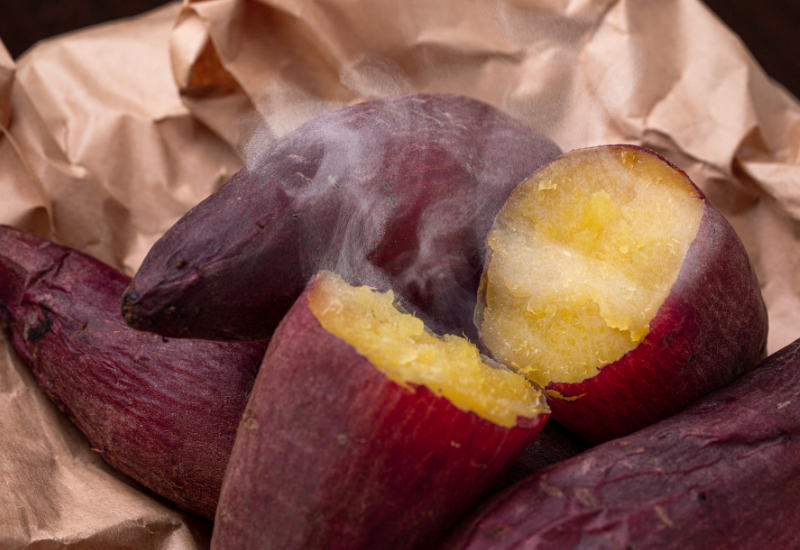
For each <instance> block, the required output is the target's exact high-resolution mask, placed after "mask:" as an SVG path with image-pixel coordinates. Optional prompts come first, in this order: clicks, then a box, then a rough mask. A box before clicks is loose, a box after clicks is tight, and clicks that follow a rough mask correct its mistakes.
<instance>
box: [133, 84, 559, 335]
mask: <svg viewBox="0 0 800 550" xmlns="http://www.w3.org/2000/svg"><path fill="white" fill-rule="evenodd" d="M559 153H560V151H559V148H558V147H557V146H556V145H555V144H554V143H552V142H551V141H550V140H548V139H547V138H546V137H544V136H542V135H541V134H538V133H536V132H534V131H532V130H530V129H529V128H527V127H525V126H523V125H522V124H520V123H519V122H517V121H515V120H514V119H512V118H511V117H509V116H508V115H506V114H504V113H502V112H500V111H499V110H497V109H495V108H494V107H492V106H490V105H487V104H485V103H482V102H480V101H476V100H474V99H469V98H466V97H461V96H455V95H448V94H440V95H429V94H421V93H415V94H408V95H403V96H396V97H390V98H385V99H379V100H374V101H368V102H365V103H361V104H358V105H352V106H349V107H344V108H342V109H338V110H335V111H331V112H329V113H326V114H324V115H322V116H320V117H318V118H316V119H314V120H312V121H310V122H308V123H307V124H305V125H304V126H302V127H300V128H299V129H297V130H295V131H294V132H292V133H290V134H289V135H287V136H286V137H285V138H283V139H282V140H281V141H280V142H278V143H277V144H276V145H274V146H273V147H271V148H269V149H267V150H266V151H265V152H264V153H263V154H262V156H261V157H260V158H258V159H257V161H256V162H255V163H254V164H253V165H252V166H248V167H247V168H245V169H243V170H242V171H240V172H239V173H238V174H236V175H235V176H234V177H233V178H232V179H231V180H230V181H229V182H228V183H227V184H226V185H225V186H224V187H223V188H222V189H220V190H219V191H218V192H217V193H215V194H214V195H212V196H211V197H209V198H208V199H206V200H205V201H203V202H202V203H201V204H199V205H198V206H196V207H195V208H193V209H192V210H191V211H190V212H189V213H188V214H187V215H186V216H185V217H183V218H182V219H181V220H179V221H178V222H177V223H176V224H175V225H174V226H173V227H172V228H171V229H170V230H169V231H168V232H167V233H166V235H164V237H163V238H162V239H161V240H159V241H158V242H157V243H156V244H155V246H154V247H153V248H152V250H151V251H150V253H149V254H148V256H147V258H145V261H144V263H143V265H142V267H141V269H140V270H139V272H138V273H137V274H136V277H135V278H134V280H133V282H132V283H131V286H130V287H129V289H128V291H127V293H126V295H125V298H124V302H123V312H124V314H125V319H126V321H127V322H128V324H129V325H130V326H132V327H136V328H139V329H143V330H149V331H154V332H158V333H161V334H164V335H166V336H187V337H198V338H209V339H216V340H258V339H267V338H269V337H270V335H271V334H272V332H273V331H274V330H275V327H277V325H278V323H279V322H280V320H281V318H282V317H283V315H284V314H285V313H286V311H288V310H289V308H290V307H291V305H292V303H293V302H294V301H295V299H296V298H297V297H298V296H299V295H300V293H301V292H302V290H303V287H304V286H305V284H306V282H307V281H308V279H309V278H310V277H311V276H312V275H314V274H315V273H317V271H319V270H322V269H326V270H330V271H334V272H336V273H339V274H341V275H342V276H343V277H344V278H345V280H347V281H348V282H350V283H351V284H358V285H369V286H371V287H373V288H378V289H380V290H387V289H389V288H392V289H393V290H394V291H395V292H396V293H397V294H398V296H399V298H400V299H401V301H402V303H403V305H404V307H405V308H406V309H408V310H410V311H413V312H414V313H416V314H417V315H418V316H419V317H420V318H422V319H423V320H424V321H425V323H426V325H428V326H429V327H430V328H431V330H433V331H435V332H437V333H440V334H443V333H452V334H461V333H462V332H463V333H465V334H466V335H467V336H468V337H470V338H471V339H473V341H475V340H476V339H477V331H476V329H475V327H474V325H473V323H472V316H473V310H474V308H475V304H476V293H477V289H478V283H479V280H480V276H481V272H482V270H483V262H484V252H485V239H486V234H487V233H488V231H489V228H490V227H491V225H492V221H493V220H494V216H495V214H497V212H498V210H500V207H501V206H502V205H503V203H504V202H505V200H506V198H507V197H508V196H509V194H510V193H511V191H512V189H514V187H515V186H516V185H517V184H519V183H520V182H521V181H522V180H523V179H524V178H525V177H526V176H528V175H529V174H531V173H532V172H533V171H535V170H536V169H537V168H539V167H540V166H542V165H543V164H545V163H547V162H549V161H550V160H552V159H554V158H555V157H557V156H558V154H559Z"/></svg>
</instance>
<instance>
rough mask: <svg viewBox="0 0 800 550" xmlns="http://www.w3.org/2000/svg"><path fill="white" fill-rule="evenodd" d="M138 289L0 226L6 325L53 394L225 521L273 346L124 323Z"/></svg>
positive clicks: (104, 437) (127, 467)
mask: <svg viewBox="0 0 800 550" xmlns="http://www.w3.org/2000/svg"><path fill="white" fill-rule="evenodd" d="M129 282H130V280H129V278H128V277H125V276H124V275H122V274H121V273H119V272H117V271H116V270H114V269H113V268H111V267H109V266H107V265H105V264H103V263H101V262H99V261H97V260H95V259H93V258H91V257H89V256H86V255H84V254H82V253H80V252H77V251H75V250H71V249H69V248H65V247H62V246H59V245H56V244H53V243H50V242H48V241H44V240H42V239H40V238H38V237H36V236H34V235H31V234H28V233H25V232H23V231H20V230H18V229H14V228H11V227H5V226H0V314H2V315H0V319H2V321H3V324H4V325H5V329H6V333H7V335H8V337H9V339H10V341H11V343H12V345H13V347H14V349H15V350H16V352H17V353H18V354H19V356H20V357H21V358H22V360H23V361H24V362H25V364H26V365H27V366H28V367H29V368H30V370H31V371H32V372H33V374H34V376H35V377H36V379H37V381H38V382H39V384H40V385H41V386H42V388H43V389H44V391H45V392H46V393H47V394H48V396H49V397H50V398H51V399H52V400H53V402H54V403H55V404H56V405H57V406H58V408H59V409H60V410H61V411H62V412H63V413H64V414H65V415H66V416H67V417H69V419H70V420H72V422H74V423H75V425H76V426H77V427H78V428H79V429H80V430H81V431H82V432H83V433H84V435H86V437H87V439H88V440H89V443H90V444H91V446H92V448H93V449H94V450H96V451H97V452H99V453H101V455H102V456H103V458H104V459H105V460H106V461H107V462H108V463H109V464H111V465H112V466H113V467H115V468H116V469H118V470H119V471H121V472H123V473H125V474H127V475H129V476H130V477H132V478H133V479H135V480H137V481H138V482H140V483H141V484H143V485H144V486H146V487H148V488H149V489H151V490H153V491H155V492H156V493H158V494H160V495H162V496H164V497H166V498H167V499H169V500H171V501H173V502H175V503H176V504H178V505H179V506H180V507H182V508H184V509H186V510H188V511H190V512H194V513H196V514H198V515H201V516H204V517H206V518H209V519H213V518H214V514H215V510H216V505H217V500H218V498H219V492H220V489H221V487H222V478H223V475H224V472H225V467H226V465H227V461H228V457H229V456H230V451H231V448H232V447H233V441H234V438H235V434H236V427H237V425H238V422H239V420H240V419H241V416H242V413H243V412H244V408H245V406H246V403H247V393H248V390H249V389H250V387H251V386H252V383H253V379H254V378H255V374H256V372H257V369H258V366H259V364H260V361H261V359H262V357H263V355H264V351H265V347H266V345H265V344H264V343H257V342H254V343H246V344H225V343H220V342H203V341H195V340H168V339H166V338H163V337H161V336H157V335H154V334H150V333H144V332H139V331H136V330H133V329H131V328H129V327H128V326H126V325H125V322H124V320H123V319H122V315H121V314H120V312H119V299H120V296H122V293H123V292H124V290H125V288H126V286H127V285H128V283H129Z"/></svg>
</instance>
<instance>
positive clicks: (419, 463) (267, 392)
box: [212, 279, 548, 550]
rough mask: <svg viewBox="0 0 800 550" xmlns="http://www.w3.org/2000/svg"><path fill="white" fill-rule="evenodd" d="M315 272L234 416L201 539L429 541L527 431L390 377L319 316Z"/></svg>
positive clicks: (505, 461)
mask: <svg viewBox="0 0 800 550" xmlns="http://www.w3.org/2000/svg"><path fill="white" fill-rule="evenodd" d="M314 281H315V279H312V281H311V282H310V283H309V286H308V288H307V290H306V291H305V292H304V293H303V294H302V295H301V297H300V298H299V299H298V300H297V303H296V304H295V305H294V306H293V307H292V309H291V311H290V312H289V313H288V314H287V316H286V317H285V319H284V320H283V322H282V323H281V325H280V327H279V328H278V330H277V331H276V333H275V337H274V338H273V339H272V341H271V343H270V346H269V349H268V350H267V355H266V357H265V358H264V362H263V363H262V366H261V371H260V372H261V375H260V376H258V377H257V379H256V383H255V386H254V387H253V393H252V395H251V397H250V401H249V403H248V406H247V410H246V411H245V414H244V418H243V419H242V422H241V424H240V427H239V433H238V435H237V438H236V444H235V445H234V449H233V454H232V455H231V461H230V464H229V467H228V471H227V473H226V477H225V482H224V484H223V488H222V495H221V497H220V506H219V508H218V510H217V518H216V525H215V528H214V536H213V539H212V548H214V549H226V550H232V549H256V548H257V549H260V550H264V549H270V548H273V549H280V550H289V549H293V548H303V549H314V548H318V549H325V550H335V549H342V550H344V549H347V550H357V549H360V548H381V549H385V550H391V549H413V548H420V549H422V548H430V547H431V546H432V545H433V544H434V543H435V541H437V540H438V539H439V538H440V537H441V536H442V535H443V534H444V532H445V531H446V529H447V528H448V527H449V526H450V525H451V524H452V523H453V522H454V521H455V520H456V519H457V517H458V516H459V515H460V514H461V513H462V512H464V511H465V510H466V509H468V507H469V506H470V505H471V504H473V503H474V502H476V500H477V499H478V498H479V497H480V496H481V494H482V493H483V492H484V491H485V490H486V489H487V488H489V487H490V486H491V485H492V483H493V482H494V481H495V480H496V479H497V478H498V477H499V476H500V475H502V473H503V472H504V471H505V470H506V469H507V468H508V467H509V466H510V465H511V464H512V463H513V461H514V460H515V458H516V457H517V456H518V455H519V454H520V453H521V452H522V450H523V449H524V448H525V447H526V445H528V444H529V443H530V441H531V440H532V439H533V438H534V437H535V436H536V434H538V433H539V431H540V430H541V428H542V426H543V425H544V423H545V420H546V419H547V416H548V415H547V414H542V415H539V416H537V417H535V418H533V419H523V418H520V419H519V420H518V423H517V425H516V426H515V427H512V428H503V427H500V426H497V425H495V424H493V423H491V422H489V421H487V420H485V419H482V418H480V417H478V416H477V415H475V414H474V413H471V412H465V411H462V410H460V409H457V408H456V407H455V406H453V405H452V404H451V403H450V402H449V401H448V400H447V399H444V398H441V397H437V396H435V395H434V394H433V393H431V392H430V391H429V390H428V389H427V388H425V387H424V386H423V387H419V388H417V390H416V391H411V390H408V389H405V388H403V387H402V386H400V385H398V384H396V383H394V382H392V381H390V380H389V379H388V378H387V377H386V376H385V375H384V374H383V373H381V372H380V371H378V370H377V369H376V368H375V367H374V366H373V365H372V364H371V363H370V362H369V361H368V360H367V359H366V358H365V357H364V356H362V355H359V354H358V353H357V352H356V351H355V349H354V348H352V347H351V346H350V345H349V344H347V343H345V342H344V341H343V340H340V339H339V338H338V337H336V336H334V335H332V334H331V333H329V332H327V331H326V330H325V329H323V328H322V326H320V324H319V322H318V321H317V319H316V318H315V317H314V315H313V314H312V313H311V311H310V310H309V308H308V305H307V299H308V295H309V293H310V292H311V289H312V288H313V284H314Z"/></svg>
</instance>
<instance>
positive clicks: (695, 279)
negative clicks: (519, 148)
mask: <svg viewBox="0 0 800 550" xmlns="http://www.w3.org/2000/svg"><path fill="white" fill-rule="evenodd" d="M488 250H489V260H488V261H487V263H486V269H485V272H484V276H483V279H482V284H481V291H480V298H479V301H478V308H477V309H476V315H475V322H476V324H477V325H478V327H479V329H480V333H481V338H482V340H483V342H484V343H485V345H486V346H487V348H488V349H489V350H490V352H491V353H492V354H493V355H494V357H495V358H496V359H498V360H499V361H501V362H503V363H504V364H506V365H508V366H509V367H511V368H514V369H516V370H517V371H518V372H521V373H524V374H525V375H526V376H528V377H529V378H530V379H531V380H533V381H535V382H536V383H538V384H539V385H540V386H542V387H544V388H545V390H546V392H547V395H548V401H549V403H550V407H551V408H552V409H553V418H555V419H556V420H558V421H559V422H561V423H562V424H564V425H565V426H566V427H567V428H569V429H570V430H572V431H573V432H575V433H576V434H578V435H580V436H581V437H583V438H585V439H587V440H589V441H593V442H599V441H605V440H608V439H612V438H614V437H620V436H623V435H627V434H629V433H631V432H633V431H635V430H638V429H641V428H643V427H645V426H648V425H650V424H652V423H654V422H656V421H658V420H661V419H663V418H666V417H668V416H670V415H672V414H675V413H676V412H678V411H680V410H682V409H684V408H685V407H687V406H688V405H690V404H691V403H693V402H695V401H697V400H698V399H700V398H701V397H703V396H704V395H707V394H708V393H710V392H712V391H714V390H715V389H719V388H721V387H723V386H725V385H727V384H729V383H730V382H732V381H733V380H735V379H736V378H737V377H738V376H740V375H742V374H743V373H745V372H747V371H748V370H750V369H752V368H753V367H755V365H756V364H757V363H758V361H760V360H761V359H762V358H763V357H764V353H765V349H766V339H767V311H766V307H765V306H764V302H763V300H762V297H761V290H760V287H759V284H758V280H757V279H756V276H755V272H754V271H753V268H752V267H751V265H750V262H749V260H748V257H747V253H746V252H745V249H744V246H743V245H742V243H741V241H740V240H739V238H738V236H737V235H736V233H735V232H734V230H733V228H732V227H731V226H730V224H729V223H728V222H727V221H726V220H725V218H724V217H723V216H722V214H721V213H720V212H719V210H717V209H716V208H715V207H714V205H713V204H711V203H710V202H709V201H708V199H706V197H705V196H704V195H703V193H702V192H701V191H700V190H699V189H697V187H695V186H694V184H693V183H692V182H691V181H690V180H689V178H688V176H687V175H686V174H685V173H683V172H682V171H680V170H679V169H678V168H676V167H675V166H673V165H671V164H670V163H669V162H667V161H666V160H665V159H663V158H662V157H660V156H658V155H656V154H655V153H653V152H651V151H647V150H645V149H642V148H639V147H633V146H625V145H615V146H605V147H596V148H591V149H581V150H577V151H572V152H570V153H567V154H565V155H563V156H561V157H560V158H559V159H558V160H556V161H554V162H552V163H550V164H549V165H547V166H546V167H544V168H542V169H541V170H539V171H538V172H537V173H536V174H534V175H533V176H531V177H530V178H529V179H527V180H526V181H525V182H524V183H522V184H521V185H520V186H519V187H518V188H517V189H516V190H515V191H514V192H513V193H512V195H511V197H510V198H509V200H508V202H507V203H506V204H505V205H504V206H503V208H502V210H501V211H500V213H499V214H498V216H497V219H496V221H495V224H494V226H493V228H492V230H491V232H490V233H489V237H488Z"/></svg>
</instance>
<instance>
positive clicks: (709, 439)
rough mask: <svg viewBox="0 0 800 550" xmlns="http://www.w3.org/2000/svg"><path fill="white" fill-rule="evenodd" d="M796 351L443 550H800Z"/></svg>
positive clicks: (544, 476)
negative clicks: (798, 527) (734, 549)
mask: <svg viewBox="0 0 800 550" xmlns="http://www.w3.org/2000/svg"><path fill="white" fill-rule="evenodd" d="M798 395H800V340H798V341H796V342H794V343H793V344H791V345H790V346H788V347H786V348H784V349H783V350H781V351H779V352H777V353H775V354H774V355H772V356H770V358H768V359H767V360H766V361H764V362H763V363H762V364H761V365H760V366H759V368H757V369H756V370H754V371H752V372H751V373H749V374H747V375H745V376H744V377H743V378H741V379H740V380H739V381H737V382H736V383H735V384H733V385H731V386H730V387H728V388H725V389H723V390H720V391H718V392H716V393H714V394H712V395H711V396H708V397H707V398H706V399H704V400H703V401H701V402H700V403H698V404H696V405H694V406H692V407H690V408H689V409H687V410H686V411H684V412H682V413H680V414H679V415H676V416H674V417H672V418H669V419H667V420H664V421H662V422H659V423H658V424H655V425H653V426H651V427H649V428H646V429H644V430H642V431H640V432H637V433H635V434H633V435H631V436H629V437H624V438H620V439H616V440H614V441H609V442H607V443H604V444H602V445H599V446H597V447H595V448H593V449H591V450H589V451H587V452H585V453H583V454H581V455H579V456H577V457H575V458H573V459H570V460H568V461H565V462H562V463H559V464H556V465H554V466H551V467H549V468H545V469H544V470H541V471H540V472H538V473H537V474H535V475H533V476H531V477H529V478H527V479H526V480H524V481H522V482H521V483H519V484H517V485H515V486H514V487H512V488H510V489H509V490H507V491H505V492H503V493H501V494H499V495H497V496H496V497H495V498H494V499H493V500H491V501H490V502H488V503H487V504H486V505H485V506H484V507H483V508H482V509H481V510H478V511H477V512H476V513H475V514H474V515H473V516H472V517H470V518H468V519H466V520H464V521H463V522H462V523H461V524H459V526H458V527H457V528H456V529H455V530H454V531H453V532H452V533H451V534H450V535H449V536H448V539H447V541H446V542H445V543H444V544H442V545H441V546H440V547H439V548H440V549H441V550H479V549H490V548H491V549H492V550H504V549H512V548H514V549H519V548H525V549H526V550H527V549H530V550H533V549H537V548H547V549H558V548H565V549H566V548H570V549H574V548H592V549H618V548H635V549H637V550H639V549H647V548H652V549H659V550H661V549H670V548H674V549H681V550H691V549H707V548H736V549H739V550H746V549H753V550H756V549H763V548H782V549H783V548H785V549H791V548H800V538H798V536H797V525H798V522H800V400H798V399H797V397H798Z"/></svg>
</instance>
